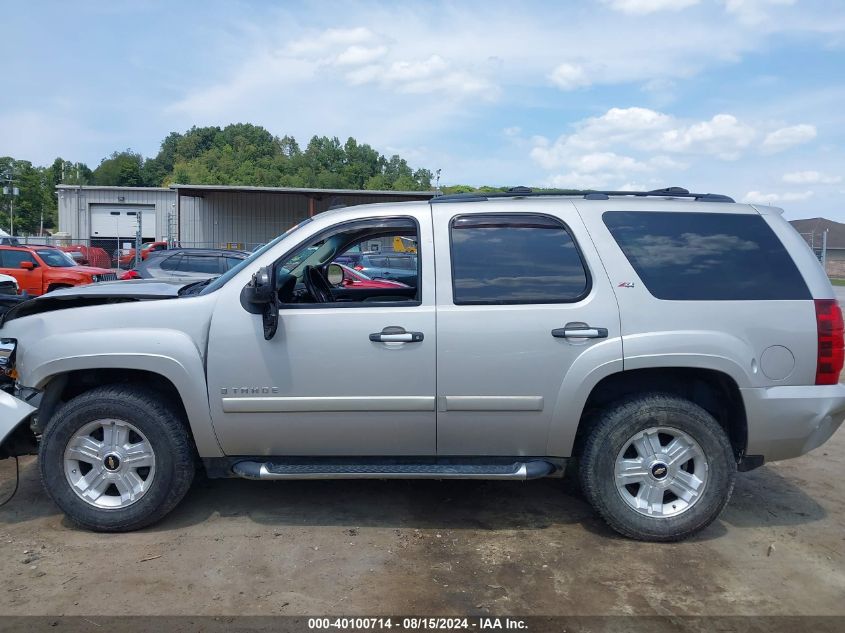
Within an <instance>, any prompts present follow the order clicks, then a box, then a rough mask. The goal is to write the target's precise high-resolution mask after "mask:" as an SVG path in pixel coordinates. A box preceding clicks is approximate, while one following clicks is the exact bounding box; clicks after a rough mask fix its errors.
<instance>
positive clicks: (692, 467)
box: [615, 427, 707, 518]
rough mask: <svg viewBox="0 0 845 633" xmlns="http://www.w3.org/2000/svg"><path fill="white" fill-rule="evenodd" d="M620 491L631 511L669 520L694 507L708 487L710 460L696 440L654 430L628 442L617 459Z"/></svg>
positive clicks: (667, 429) (666, 430)
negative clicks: (668, 518)
mask: <svg viewBox="0 0 845 633" xmlns="http://www.w3.org/2000/svg"><path fill="white" fill-rule="evenodd" d="M615 479H616V490H617V491H618V492H619V494H620V495H621V496H622V499H623V500H624V501H625V503H627V504H628V505H629V506H630V507H631V508H633V509H634V510H636V511H637V512H639V513H640V514H643V515H645V516H649V517H657V518H665V517H672V516H676V515H678V514H681V513H682V512H686V511H687V510H689V509H690V508H691V507H692V506H694V505H695V504H696V503H697V502H698V500H699V499H701V495H702V493H703V492H704V489H705V488H706V486H707V459H706V458H705V457H704V452H703V451H702V450H701V447H700V446H699V445H698V442H696V441H695V440H694V439H692V437H690V436H689V435H687V434H686V433H684V432H683V431H680V430H678V429H673V428H671V427H652V428H648V429H645V430H644V431H640V432H639V433H637V434H636V435H634V436H633V437H632V438H631V439H630V440H628V441H627V442H626V443H625V445H624V446H623V447H622V450H621V451H619V454H618V455H617V456H616V466H615Z"/></svg>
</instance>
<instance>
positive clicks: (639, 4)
mask: <svg viewBox="0 0 845 633" xmlns="http://www.w3.org/2000/svg"><path fill="white" fill-rule="evenodd" d="M698 1H699V0H602V2H603V3H604V4H607V5H610V7H611V8H613V9H616V10H617V11H622V12H623V13H632V14H639V15H644V14H648V13H654V12H656V11H680V10H681V9H686V8H687V7H691V6H693V5H695V4H698Z"/></svg>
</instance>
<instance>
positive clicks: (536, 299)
mask: <svg viewBox="0 0 845 633" xmlns="http://www.w3.org/2000/svg"><path fill="white" fill-rule="evenodd" d="M450 238H451V243H452V245H451V250H452V295H453V300H454V303H455V304H457V305H463V304H470V305H472V304H521V303H570V302H574V301H579V300H580V299H582V298H583V297H585V296H586V295H587V293H588V292H589V289H590V278H589V275H588V273H587V270H586V268H585V267H584V262H583V260H582V259H581V253H580V252H579V250H578V248H577V246H576V244H575V241H574V240H573V238H572V236H571V235H570V234H569V231H568V230H567V228H566V227H565V226H564V225H563V223H562V222H561V221H560V220H558V219H557V218H553V217H551V216H546V215H531V214H507V215H505V214H502V215H499V214H491V215H466V216H458V217H456V218H455V219H454V220H452V225H451V229H450Z"/></svg>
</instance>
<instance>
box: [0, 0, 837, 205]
mask: <svg viewBox="0 0 845 633" xmlns="http://www.w3.org/2000/svg"><path fill="white" fill-rule="evenodd" d="M0 58H2V59H3V60H5V62H6V64H5V65H4V72H3V73H2V76H3V87H2V89H0V155H11V156H14V157H16V158H24V159H28V160H31V161H33V162H34V163H36V164H48V163H50V162H52V160H53V159H54V158H55V157H56V156H61V157H63V158H65V159H67V160H74V161H75V160H80V161H83V162H86V163H88V164H89V166H91V167H95V166H96V165H97V164H98V163H99V162H100V160H102V159H103V158H104V157H105V156H107V155H108V154H110V153H111V152H113V151H115V150H120V149H125V148H132V149H134V150H136V151H140V152H141V153H142V154H144V155H145V156H154V155H155V154H156V153H157V151H158V148H159V144H160V142H161V140H162V139H163V138H164V137H165V135H167V134H168V133H169V132H171V131H180V132H181V131H185V130H186V129H188V128H190V127H191V126H192V125H198V126H204V125H221V126H222V125H226V124H228V123H235V122H247V123H254V124H257V125H262V126H264V127H266V128H267V129H268V130H270V131H271V132H272V133H273V134H276V135H279V136H282V135H285V134H291V135H293V136H295V137H296V138H297V139H298V140H299V141H300V143H301V144H303V145H304V144H306V143H307V141H308V139H309V138H310V137H311V136H312V135H315V134H317V135H328V136H338V137H339V138H340V139H341V140H342V141H343V140H345V139H346V138H347V137H349V136H354V137H355V138H356V139H357V140H358V141H359V142H365V143H369V144H370V145H372V146H373V147H375V148H376V149H377V150H379V151H380V152H382V153H384V154H387V155H390V154H393V153H398V154H400V155H401V156H403V157H404V158H406V159H407V160H408V161H409V163H410V164H411V165H412V166H414V167H427V168H429V169H431V170H436V169H440V170H441V184H458V183H463V184H471V185H485V184H488V185H496V186H501V185H534V186H554V187H567V188H570V187H574V188H609V189H622V188H624V189H640V190H641V189H654V188H659V187H665V186H682V187H685V188H687V189H689V190H691V191H692V190H694V191H702V192H714V193H723V194H728V195H731V196H733V197H735V198H736V199H737V200H741V201H746V202H755V203H765V204H773V205H776V206H782V207H783V208H785V209H786V215H787V217H788V218H790V219H795V218H801V217H816V216H824V217H828V218H831V219H835V220H839V221H845V204H843V201H845V0H570V1H564V0H559V1H556V2H555V1H552V2H530V1H522V2H518V3H515V2H495V1H492V0H487V1H484V2H473V1H465V2H422V1H417V2H396V1H394V2H358V1H345V2H335V1H332V0H326V1H321V2H311V3H309V2H273V1H269V0H265V1H253V2H250V1H240V2H239V1H236V0H229V1H225V2H222V1H220V2H217V1H213V0H204V1H201V2H192V1H182V2H172V1H171V2H157V1H145V0H134V1H132V2H122V1H120V0H110V1H108V2H107V1H106V0H102V1H101V2H88V1H86V0H75V1H74V2H72V3H69V2H40V1H38V0H30V1H29V2H18V3H15V4H14V5H13V6H7V7H6V9H5V10H4V12H3V37H2V38H0Z"/></svg>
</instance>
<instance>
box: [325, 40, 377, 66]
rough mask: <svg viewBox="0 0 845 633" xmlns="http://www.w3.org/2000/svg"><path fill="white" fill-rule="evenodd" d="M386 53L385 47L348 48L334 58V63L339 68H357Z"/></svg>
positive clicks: (358, 46)
mask: <svg viewBox="0 0 845 633" xmlns="http://www.w3.org/2000/svg"><path fill="white" fill-rule="evenodd" d="M385 53H387V47H386V46H372V47H366V46H360V45H358V44H356V45H354V46H350V47H349V48H347V49H346V50H345V51H343V52H342V53H340V54H339V55H338V56H337V57H336V58H335V63H336V64H338V65H340V66H359V65H361V64H369V63H371V62H374V61H375V60H377V59H378V58H380V57H384V55H385Z"/></svg>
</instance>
